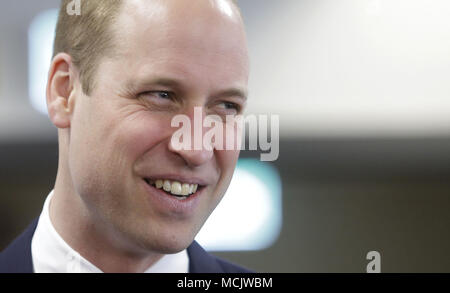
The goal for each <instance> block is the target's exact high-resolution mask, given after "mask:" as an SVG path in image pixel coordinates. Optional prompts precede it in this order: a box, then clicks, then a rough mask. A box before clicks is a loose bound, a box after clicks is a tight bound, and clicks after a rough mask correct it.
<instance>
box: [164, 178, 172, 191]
mask: <svg viewBox="0 0 450 293" xmlns="http://www.w3.org/2000/svg"><path fill="white" fill-rule="evenodd" d="M163 189H164V190H165V191H167V192H170V190H171V189H172V184H170V181H169V180H164V185H163Z"/></svg>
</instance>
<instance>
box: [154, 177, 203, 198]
mask: <svg viewBox="0 0 450 293" xmlns="http://www.w3.org/2000/svg"><path fill="white" fill-rule="evenodd" d="M155 186H156V188H158V189H161V188H162V189H163V190H165V191H167V192H170V193H172V194H173V195H177V196H178V197H177V198H179V199H185V198H186V197H188V196H189V195H191V194H193V193H195V192H196V191H197V188H198V184H189V183H181V182H179V181H170V180H162V179H158V180H156V181H155ZM180 195H181V196H182V197H180Z"/></svg>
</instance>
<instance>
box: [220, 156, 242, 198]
mask: <svg viewBox="0 0 450 293" xmlns="http://www.w3.org/2000/svg"><path fill="white" fill-rule="evenodd" d="M238 158H239V150H232V151H226V150H223V151H217V152H216V159H217V162H218V165H219V168H220V171H221V174H220V181H219V183H218V185H219V186H218V188H219V192H225V191H226V189H227V188H228V185H229V183H230V181H231V178H232V176H233V173H234V169H235V167H236V163H237V160H238Z"/></svg>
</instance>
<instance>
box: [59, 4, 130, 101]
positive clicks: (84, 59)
mask: <svg viewBox="0 0 450 293" xmlns="http://www.w3.org/2000/svg"><path fill="white" fill-rule="evenodd" d="M71 2H72V1H71V0H62V1H61V8H60V11H59V17H58V24H57V26H56V33H55V42H54V47H53V56H55V55H56V54H58V53H61V52H64V53H67V54H69V55H70V56H71V57H72V62H73V64H74V65H75V66H76V67H77V69H78V70H79V72H80V80H81V84H82V87H83V91H84V93H85V94H87V95H89V94H90V92H91V91H92V88H93V87H94V85H93V81H94V75H95V71H96V67H97V65H98V64H99V62H100V59H101V58H102V57H104V56H106V55H108V54H111V53H112V49H113V47H114V42H113V36H114V34H113V32H112V25H111V24H112V23H113V22H114V20H115V19H116V18H117V15H118V14H119V10H120V7H121V3H122V2H123V1H121V0H82V1H81V6H80V7H81V11H80V12H81V13H80V15H69V13H67V7H68V6H69V5H70V4H71Z"/></svg>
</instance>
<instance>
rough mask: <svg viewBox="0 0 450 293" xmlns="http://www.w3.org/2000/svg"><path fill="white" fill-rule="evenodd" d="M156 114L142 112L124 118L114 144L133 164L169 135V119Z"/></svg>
mask: <svg viewBox="0 0 450 293" xmlns="http://www.w3.org/2000/svg"><path fill="white" fill-rule="evenodd" d="M158 116H160V115H158V114H149V113H145V112H142V113H140V114H139V115H136V116H135V117H133V118H132V119H124V120H123V122H122V123H121V125H120V129H119V130H118V135H117V136H116V137H115V139H114V140H115V142H114V144H115V145H117V146H120V149H121V151H120V153H121V154H122V156H126V157H127V160H128V161H129V163H131V164H133V163H134V162H135V161H137V160H139V158H141V157H143V155H144V154H145V153H146V152H148V151H149V150H151V149H152V148H153V147H154V146H156V145H158V144H159V143H161V142H162V141H164V140H166V139H167V137H170V119H168V118H165V117H158Z"/></svg>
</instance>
